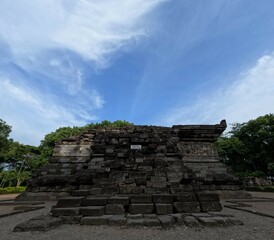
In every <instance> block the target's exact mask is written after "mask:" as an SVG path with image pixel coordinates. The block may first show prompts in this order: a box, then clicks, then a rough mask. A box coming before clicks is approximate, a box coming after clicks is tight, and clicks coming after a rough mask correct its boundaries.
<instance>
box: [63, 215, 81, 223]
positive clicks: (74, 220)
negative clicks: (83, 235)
mask: <svg viewBox="0 0 274 240" xmlns="http://www.w3.org/2000/svg"><path fill="white" fill-rule="evenodd" d="M82 217H83V216H82V215H79V216H60V218H61V219H63V220H64V223H65V224H78V223H80V221H81V219H82Z"/></svg>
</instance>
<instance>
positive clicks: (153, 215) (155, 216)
mask: <svg viewBox="0 0 274 240" xmlns="http://www.w3.org/2000/svg"><path fill="white" fill-rule="evenodd" d="M143 216H144V218H157V217H158V215H157V214H153V213H151V214H143Z"/></svg>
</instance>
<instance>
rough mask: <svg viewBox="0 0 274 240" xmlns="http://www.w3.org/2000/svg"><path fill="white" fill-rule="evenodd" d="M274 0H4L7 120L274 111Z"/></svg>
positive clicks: (237, 117)
mask: <svg viewBox="0 0 274 240" xmlns="http://www.w3.org/2000/svg"><path fill="white" fill-rule="evenodd" d="M273 9H274V1H272V0H262V1H255V0H252V1H250V0H233V1H231V0H196V1H192V0H130V1H128V0H100V1H96V0H78V1H74V0H24V1H21V0H13V1H10V0H1V8H0V96H1V103H0V118H1V119H3V120H5V121H6V122H7V123H8V124H10V125H12V130H13V131H12V134H11V137H13V138H14V139H15V140H17V141H20V142H22V143H24V144H33V145H39V143H40V141H41V140H42V139H43V137H44V135H45V134H47V133H49V132H52V131H54V130H55V129H57V128H59V127H63V126H82V125H85V124H87V123H91V122H98V121H102V120H105V119H107V120H111V121H114V120H117V119H121V120H127V121H130V122H133V123H135V124H146V125H163V126H172V125H173V124H215V123H218V122H220V120H221V119H226V120H227V122H228V123H234V122H244V121H248V120H249V119H254V118H256V117H258V116H260V115H264V114H268V113H273V112H274V111H273V106H274V14H273Z"/></svg>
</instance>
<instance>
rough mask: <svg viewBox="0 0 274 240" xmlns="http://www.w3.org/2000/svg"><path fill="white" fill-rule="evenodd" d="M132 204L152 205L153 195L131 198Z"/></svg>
mask: <svg viewBox="0 0 274 240" xmlns="http://www.w3.org/2000/svg"><path fill="white" fill-rule="evenodd" d="M130 202H131V203H152V197H151V195H136V196H132V197H131V198H130Z"/></svg>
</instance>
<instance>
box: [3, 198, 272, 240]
mask: <svg viewBox="0 0 274 240" xmlns="http://www.w3.org/2000/svg"><path fill="white" fill-rule="evenodd" d="M252 195H253V196H254V197H255V198H254V200H255V204H256V202H257V203H258V202H260V200H261V199H262V198H267V199H266V201H265V202H263V204H265V205H266V207H267V206H269V210H268V211H267V212H269V213H270V214H273V217H266V216H262V215H258V214H254V213H252V212H246V211H242V210H238V209H230V208H226V207H224V208H223V210H222V213H224V214H232V215H234V216H235V217H236V218H238V219H239V220H242V221H243V222H244V225H240V226H230V227H212V228H210V227H199V228H189V227H186V226H181V227H175V228H170V229H158V228H145V227H142V228H128V227H110V226H80V225H62V226H60V227H58V228H56V229H53V230H50V231H47V232H23V233H18V232H12V230H13V228H14V226H15V225H16V224H18V223H20V222H23V221H26V220H28V219H30V218H32V217H34V216H38V215H40V214H46V213H48V212H49V209H50V206H51V204H52V203H47V204H46V208H44V209H41V210H37V211H32V212H26V213H20V214H16V215H12V216H8V217H3V218H0V240H13V239H14V240H16V239H18V240H19V239H20V240H29V239H43V240H58V239H60V240H61V239H66V240H72V239H73V240H74V239H81V240H86V239H92V240H97V239H98V240H99V239H100V240H137V239H138V240H168V239H172V240H173V239H174V240H179V239H180V240H181V239H189V240H203V239H204V240H214V239H216V240H217V239H218V240H219V239H222V240H236V239H241V240H242V239H246V240H253V239H254V240H255V239H256V240H260V239H262V240H274V212H272V213H271V211H272V210H271V209H273V207H272V206H273V205H274V202H273V200H274V193H271V194H264V193H262V194H261V195H260V193H255V194H253V193H252ZM268 200H269V204H266V203H267V201H268ZM222 203H223V205H226V204H228V203H227V202H224V201H223V202H222ZM253 203H254V202H251V206H252V204H253ZM254 206H255V205H254ZM2 207H3V206H1V207H0V211H1V208H2ZM2 209H3V208H2Z"/></svg>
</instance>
